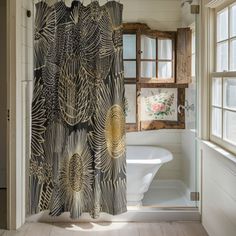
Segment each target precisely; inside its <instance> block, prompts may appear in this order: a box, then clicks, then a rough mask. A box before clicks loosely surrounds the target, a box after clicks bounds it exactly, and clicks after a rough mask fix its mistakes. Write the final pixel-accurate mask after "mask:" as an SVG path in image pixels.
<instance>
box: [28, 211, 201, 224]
mask: <svg viewBox="0 0 236 236" xmlns="http://www.w3.org/2000/svg"><path fill="white" fill-rule="evenodd" d="M26 221H27V222H42V223H82V222H163V221H198V222H200V213H199V211H198V209H197V208H186V209H174V210H173V209H158V208H156V209H154V208H152V209H142V208H140V209H139V210H128V212H126V213H124V214H121V215H117V216H112V215H109V214H106V213H101V214H100V217H99V218H98V219H92V218H91V217H90V215H89V214H88V213H84V214H82V216H81V217H80V219H77V220H72V219H70V217H69V213H63V214H62V215H61V216H58V217H51V216H49V215H48V211H46V212H42V213H39V214H37V215H32V216H30V217H28V218H27V220H26Z"/></svg>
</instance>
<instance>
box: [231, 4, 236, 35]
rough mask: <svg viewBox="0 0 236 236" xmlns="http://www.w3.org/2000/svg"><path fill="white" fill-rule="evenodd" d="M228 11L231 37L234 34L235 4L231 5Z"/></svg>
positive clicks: (235, 31)
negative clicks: (229, 11)
mask: <svg viewBox="0 0 236 236" xmlns="http://www.w3.org/2000/svg"><path fill="white" fill-rule="evenodd" d="M230 10H231V13H230V29H231V30H230V31H231V32H230V35H231V37H233V36H236V4H234V5H233V6H232V7H231V9H230Z"/></svg>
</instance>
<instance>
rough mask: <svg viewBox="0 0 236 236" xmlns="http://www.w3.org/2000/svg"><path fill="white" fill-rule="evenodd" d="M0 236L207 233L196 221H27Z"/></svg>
mask: <svg viewBox="0 0 236 236" xmlns="http://www.w3.org/2000/svg"><path fill="white" fill-rule="evenodd" d="M0 235H1V232H0ZM1 236H207V233H206V231H205V230H204V228H203V226H202V225H201V224H200V223H197V222H172V223H170V222H163V223H140V222H137V223H130V222H129V223H125V222H124V223H122V222H117V223H110V222H104V223H79V224H55V223H54V224H44V223H27V224H25V225H24V226H23V227H22V228H21V229H19V230H17V231H4V233H3V235H1Z"/></svg>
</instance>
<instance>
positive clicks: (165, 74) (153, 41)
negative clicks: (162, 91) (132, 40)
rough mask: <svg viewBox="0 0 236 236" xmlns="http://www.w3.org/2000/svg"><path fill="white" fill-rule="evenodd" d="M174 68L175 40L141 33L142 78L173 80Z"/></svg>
mask: <svg viewBox="0 0 236 236" xmlns="http://www.w3.org/2000/svg"><path fill="white" fill-rule="evenodd" d="M173 69H174V60H173V40H172V39H169V38H158V37H152V36H148V35H141V78H142V79H153V80H156V81H162V80H163V82H165V80H168V79H171V80H173V78H174V70H173ZM173 82H174V81H173Z"/></svg>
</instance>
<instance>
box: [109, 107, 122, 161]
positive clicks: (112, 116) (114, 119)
mask: <svg viewBox="0 0 236 236" xmlns="http://www.w3.org/2000/svg"><path fill="white" fill-rule="evenodd" d="M124 132H125V115H124V111H123V109H122V107H121V106H120V105H117V104H115V105H113V106H112V107H111V108H110V109H109V110H108V112H107V115H106V121H105V139H106V143H107V150H108V152H109V154H110V156H111V157H112V158H119V157H120V156H122V155H123V153H124V150H125V142H124V140H123V138H124Z"/></svg>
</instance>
